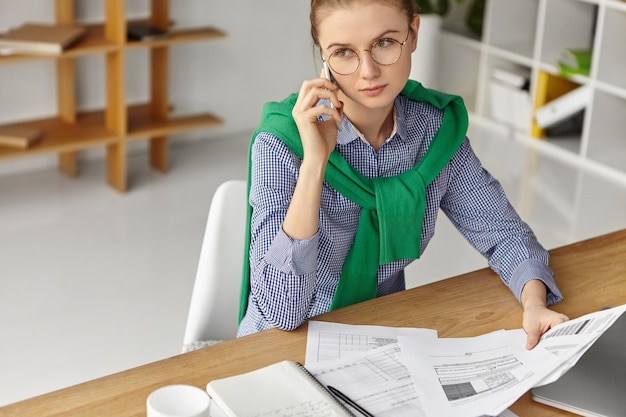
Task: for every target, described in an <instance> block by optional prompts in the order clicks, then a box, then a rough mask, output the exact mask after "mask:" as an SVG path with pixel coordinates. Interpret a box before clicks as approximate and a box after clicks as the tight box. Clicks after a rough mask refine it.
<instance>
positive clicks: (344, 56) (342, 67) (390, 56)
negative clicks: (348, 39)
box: [328, 38, 402, 75]
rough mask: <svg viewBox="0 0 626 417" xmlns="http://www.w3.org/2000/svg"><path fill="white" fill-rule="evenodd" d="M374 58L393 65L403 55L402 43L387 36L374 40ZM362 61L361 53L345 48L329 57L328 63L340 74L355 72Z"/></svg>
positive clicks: (384, 63) (371, 52)
mask: <svg viewBox="0 0 626 417" xmlns="http://www.w3.org/2000/svg"><path fill="white" fill-rule="evenodd" d="M369 52H370V55H371V56H372V59H373V60H374V61H375V62H376V63H378V64H380V65H391V64H394V63H396V62H397V61H398V59H400V55H402V43H400V42H398V41H397V40H395V39H390V38H385V39H379V40H377V41H376V42H374V43H373V44H372V46H371V48H370V49H369ZM360 63H361V60H360V58H359V54H358V53H357V52H355V51H353V50H352V49H348V48H343V49H340V50H338V51H336V52H334V53H333V54H332V55H331V56H330V57H329V58H328V64H329V65H330V67H331V68H332V70H333V71H335V72H336V73H338V74H341V75H349V74H352V73H353V72H355V71H356V70H357V69H358V68H359V65H360Z"/></svg>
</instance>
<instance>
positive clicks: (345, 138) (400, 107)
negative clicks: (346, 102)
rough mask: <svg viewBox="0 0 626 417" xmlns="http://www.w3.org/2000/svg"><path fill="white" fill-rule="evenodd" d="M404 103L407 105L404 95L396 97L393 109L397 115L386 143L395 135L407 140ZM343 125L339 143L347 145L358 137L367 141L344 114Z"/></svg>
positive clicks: (339, 134) (338, 138)
mask: <svg viewBox="0 0 626 417" xmlns="http://www.w3.org/2000/svg"><path fill="white" fill-rule="evenodd" d="M404 105H405V102H404V99H403V97H402V96H398V97H396V99H395V102H394V106H393V111H394V115H395V117H394V126H393V130H392V131H391V135H389V138H387V140H386V141H385V143H386V142H388V141H390V140H391V139H393V138H394V137H395V136H399V137H400V139H401V140H403V141H406V139H407V133H406V117H405V114H404ZM342 127H343V129H342V130H341V131H340V132H338V134H337V144H338V145H346V144H348V143H350V142H352V141H353V140H356V139H361V140H362V141H364V142H366V143H367V141H366V140H365V138H363V135H362V134H361V132H359V130H358V129H357V128H356V127H355V126H354V125H353V124H352V123H351V122H350V120H348V118H347V117H346V116H343V122H342Z"/></svg>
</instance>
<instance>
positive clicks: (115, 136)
mask: <svg viewBox="0 0 626 417" xmlns="http://www.w3.org/2000/svg"><path fill="white" fill-rule="evenodd" d="M75 1H80V0H56V4H55V11H56V22H57V23H58V24H72V23H77V22H76V19H75V15H74V10H75ZM83 1H84V0H83ZM103 4H104V5H105V6H104V7H105V19H104V22H103V23H101V24H88V25H85V26H86V29H87V30H86V34H85V36H84V37H83V38H82V39H81V40H80V41H79V42H78V43H76V44H75V45H73V46H72V47H71V48H69V49H67V50H66V51H64V52H63V53H62V54H61V55H60V56H54V57H50V56H41V55H17V54H15V55H5V56H0V65H1V64H5V63H12V62H20V61H27V60H36V59H54V60H55V61H56V69H57V91H58V93H57V109H58V110H57V116H56V117H53V118H45V119H39V120H30V121H27V122H20V123H9V124H5V125H4V126H31V127H37V128H39V129H41V130H42V132H43V135H42V139H41V141H40V142H38V143H37V144H35V145H33V146H32V147H30V148H28V149H25V150H21V149H13V148H9V147H4V146H0V160H3V159H10V158H18V157H27V156H29V155H36V154H43V153H57V154H58V157H59V170H60V171H61V172H63V173H64V174H66V175H68V176H70V177H74V176H76V175H77V174H78V152H79V151H81V150H84V149H88V148H94V147H102V146H104V147H106V155H107V156H106V159H107V180H108V183H109V184H110V185H111V186H112V187H113V188H115V189H116V190H119V191H126V189H127V187H128V185H127V178H126V177H127V167H126V144H127V142H128V141H130V140H137V139H142V138H147V139H148V140H149V142H150V151H149V152H150V163H151V165H152V166H153V167H154V168H155V169H158V170H160V171H163V172H165V171H167V169H168V148H169V143H168V136H169V135H172V134H175V133H181V132H185V131H189V130H194V129H200V128H206V127H211V126H217V125H219V124H221V123H222V121H221V120H220V118H219V117H217V116H214V115H212V114H209V113H202V114H193V115H185V116H177V117H172V116H171V115H170V113H171V105H170V103H169V100H168V97H169V95H168V71H169V64H170V62H169V61H170V59H169V47H170V46H173V45H176V44H181V43H187V42H193V41H204V40H210V39H217V38H223V37H225V36H226V34H225V33H224V32H223V31H221V30H219V29H216V28H212V27H201V28H181V29H179V28H174V27H172V24H171V20H170V15H169V9H170V4H169V0H151V14H150V16H149V17H148V18H147V19H146V21H147V22H149V23H150V24H151V25H153V26H154V27H156V28H159V29H162V30H167V31H168V37H167V38H164V39H159V40H154V41H128V40H127V36H126V28H127V24H128V21H127V19H126V13H125V1H124V0H105V1H104V3H103ZM78 23H80V22H78ZM131 48H147V49H148V50H149V55H150V58H149V59H150V64H149V66H150V74H149V78H150V100H149V102H148V103H146V104H144V105H132V106H128V105H127V103H126V96H125V86H124V71H125V68H126V66H125V54H126V51H127V50H129V49H131ZM93 54H102V55H104V58H105V66H106V69H105V73H106V80H105V81H106V90H105V91H106V104H105V108H104V109H101V110H98V111H89V112H81V111H79V109H78V108H77V105H76V91H75V79H76V62H75V61H76V58H78V57H81V56H85V55H93Z"/></svg>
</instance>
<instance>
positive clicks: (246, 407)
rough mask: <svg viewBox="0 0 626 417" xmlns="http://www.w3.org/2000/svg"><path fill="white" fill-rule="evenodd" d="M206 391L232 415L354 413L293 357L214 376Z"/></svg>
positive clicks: (330, 414) (238, 416)
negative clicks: (242, 372) (256, 367)
mask: <svg viewBox="0 0 626 417" xmlns="http://www.w3.org/2000/svg"><path fill="white" fill-rule="evenodd" d="M206 391H207V393H208V394H209V396H210V397H211V401H214V402H215V403H216V404H217V405H218V406H219V408H220V409H221V411H222V412H223V414H225V415H227V416H229V417H253V416H259V415H281V416H282V415H294V416H295V415H298V416H299V415H303V416H311V417H316V416H334V417H345V416H354V414H352V413H351V412H350V411H349V410H348V409H347V408H346V407H345V406H344V405H343V404H342V403H341V402H340V401H339V400H337V399H336V398H335V397H334V396H333V394H332V393H331V392H330V391H328V390H327V389H326V387H324V386H323V385H322V384H320V383H319V382H318V381H317V379H315V377H313V376H312V375H311V374H310V373H309V372H308V371H307V370H306V368H304V367H303V366H302V365H301V364H299V363H297V362H293V361H282V362H278V363H275V364H272V365H269V366H266V367H264V368H260V369H257V370H254V371H251V372H247V373H244V374H239V375H234V376H231V377H227V378H222V379H216V380H213V381H211V382H209V383H208V384H207V387H206Z"/></svg>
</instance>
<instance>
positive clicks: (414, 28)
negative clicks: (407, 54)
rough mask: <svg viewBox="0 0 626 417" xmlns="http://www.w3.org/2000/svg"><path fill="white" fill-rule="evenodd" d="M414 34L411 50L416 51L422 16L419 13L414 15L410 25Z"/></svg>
mask: <svg viewBox="0 0 626 417" xmlns="http://www.w3.org/2000/svg"><path fill="white" fill-rule="evenodd" d="M409 28H410V30H411V32H412V33H413V36H411V52H415V48H417V36H418V33H419V28H420V17H419V15H417V14H416V15H415V16H413V20H411V25H410V26H409Z"/></svg>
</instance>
